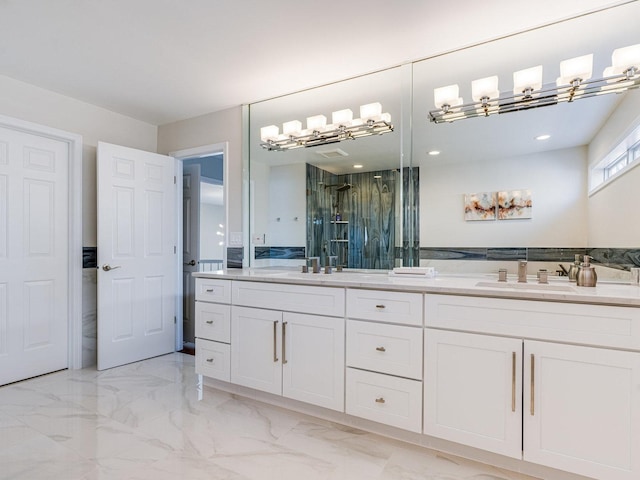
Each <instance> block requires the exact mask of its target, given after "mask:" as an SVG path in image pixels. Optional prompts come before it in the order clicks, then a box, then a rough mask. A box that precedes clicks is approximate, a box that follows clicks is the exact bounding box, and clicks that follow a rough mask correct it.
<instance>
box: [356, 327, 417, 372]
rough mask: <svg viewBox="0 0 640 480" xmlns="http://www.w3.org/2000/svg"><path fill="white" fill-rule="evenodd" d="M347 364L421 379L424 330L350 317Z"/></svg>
mask: <svg viewBox="0 0 640 480" xmlns="http://www.w3.org/2000/svg"><path fill="white" fill-rule="evenodd" d="M347 365H348V366H349V367H357V368H364V369H365V370H374V371H376V372H382V373H389V374H391V375H398V376H401V377H408V378H414V379H416V380H421V379H422V329H421V328H416V327H404V326H400V325H387V324H382V323H372V322H361V321H358V320H349V321H348V322H347Z"/></svg>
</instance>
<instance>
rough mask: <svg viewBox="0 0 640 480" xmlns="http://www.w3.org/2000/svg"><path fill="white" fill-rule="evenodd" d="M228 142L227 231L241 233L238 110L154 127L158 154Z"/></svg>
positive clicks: (240, 128) (240, 144) (240, 154)
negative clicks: (156, 133)
mask: <svg viewBox="0 0 640 480" xmlns="http://www.w3.org/2000/svg"><path fill="white" fill-rule="evenodd" d="M223 142H228V145H229V146H228V152H227V153H228V158H226V159H225V161H227V162H228V163H227V175H228V178H225V179H224V183H225V185H226V187H227V191H228V195H229V219H228V224H229V227H228V228H229V232H242V107H234V108H230V109H228V110H222V111H220V112H214V113H209V114H206V115H202V116H199V117H194V118H189V119H187V120H182V121H179V122H175V123H169V124H167V125H161V126H160V127H158V153H169V152H175V151H177V150H186V149H188V148H195V147H201V146H203V145H211V144H215V143H223Z"/></svg>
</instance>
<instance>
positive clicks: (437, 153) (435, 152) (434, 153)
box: [427, 150, 440, 156]
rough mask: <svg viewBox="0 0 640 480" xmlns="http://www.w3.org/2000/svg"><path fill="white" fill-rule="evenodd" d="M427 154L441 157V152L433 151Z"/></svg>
mask: <svg viewBox="0 0 640 480" xmlns="http://www.w3.org/2000/svg"><path fill="white" fill-rule="evenodd" d="M427 153H428V154H429V155H432V156H435V155H440V150H431V151H430V152H427Z"/></svg>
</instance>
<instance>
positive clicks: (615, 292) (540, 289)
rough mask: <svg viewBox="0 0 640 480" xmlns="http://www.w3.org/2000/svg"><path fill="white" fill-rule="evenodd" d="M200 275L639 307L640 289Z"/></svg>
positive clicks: (359, 274)
mask: <svg viewBox="0 0 640 480" xmlns="http://www.w3.org/2000/svg"><path fill="white" fill-rule="evenodd" d="M193 275H194V276H195V277H200V278H217V279H228V280H241V281H255V282H269V283H282V284H295V285H317V286H325V287H349V288H369V289H381V290H397V291H410V292H420V293H438V294H449V295H474V296H482V297H501V298H518V299H523V300H544V301H551V302H571V303H593V304H607V305H622V306H633V307H640V287H638V286H637V285H629V284H622V283H608V282H598V285H597V286H596V287H578V286H577V285H576V284H575V283H570V282H569V280H568V279H567V278H566V277H552V278H550V279H549V284H547V285H540V284H538V283H537V280H536V278H535V276H531V277H529V278H528V283H526V284H522V283H518V282H517V279H516V278H514V277H509V278H508V281H507V283H506V284H505V283H499V282H498V281H497V279H498V276H497V274H486V275H477V274H476V275H446V274H438V275H436V276H435V277H434V278H426V277H421V276H413V275H390V274H389V272H388V271H386V270H366V271H365V270H358V271H351V270H345V271H342V272H336V271H335V270H334V272H333V273H331V274H329V275H326V274H324V273H301V272H300V270H298V269H287V268H250V269H249V268H245V269H228V270H219V271H216V272H206V273H205V272H202V273H201V272H197V273H194V274H193Z"/></svg>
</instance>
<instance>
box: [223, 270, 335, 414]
mask: <svg viewBox="0 0 640 480" xmlns="http://www.w3.org/2000/svg"><path fill="white" fill-rule="evenodd" d="M233 303H234V305H233V307H232V311H231V349H232V357H231V358H232V362H231V382H232V383H234V384H237V385H243V386H245V387H250V388H254V389H257V390H261V391H265V392H269V393H273V394H276V395H282V396H284V397H287V398H291V399H294V400H299V401H302V402H306V403H310V404H313V405H318V406H321V407H325V408H329V409H332V410H338V411H341V412H342V411H344V289H340V288H328V287H307V286H300V285H275V284H267V283H258V282H234V286H233ZM276 306H279V307H280V308H278V309H276V308H275V307H276ZM283 307H284V308H291V309H293V310H297V311H283V309H282V308H283ZM316 311H321V312H324V313H327V314H329V315H330V314H334V315H335V316H329V315H315V314H311V313H310V312H316Z"/></svg>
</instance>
